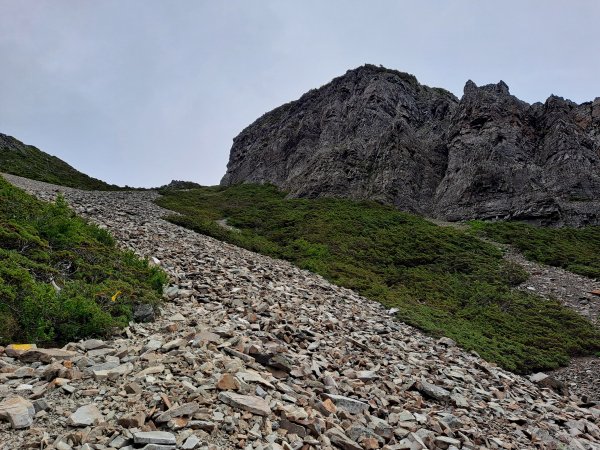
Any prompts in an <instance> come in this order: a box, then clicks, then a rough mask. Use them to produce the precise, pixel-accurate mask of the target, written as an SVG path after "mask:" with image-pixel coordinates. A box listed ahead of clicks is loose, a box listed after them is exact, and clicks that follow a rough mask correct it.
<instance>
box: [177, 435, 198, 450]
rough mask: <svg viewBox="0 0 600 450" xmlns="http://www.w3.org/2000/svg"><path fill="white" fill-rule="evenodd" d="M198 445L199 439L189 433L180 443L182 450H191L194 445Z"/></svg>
mask: <svg viewBox="0 0 600 450" xmlns="http://www.w3.org/2000/svg"><path fill="white" fill-rule="evenodd" d="M199 445H200V439H198V438H197V437H196V436H194V435H191V436H190V437H188V438H187V439H186V440H185V442H184V443H183V444H182V446H181V449H182V450H193V449H195V448H196V447H198V446H199Z"/></svg>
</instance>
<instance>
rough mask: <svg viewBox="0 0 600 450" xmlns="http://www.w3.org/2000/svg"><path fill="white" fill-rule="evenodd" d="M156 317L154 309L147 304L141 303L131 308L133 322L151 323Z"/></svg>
mask: <svg viewBox="0 0 600 450" xmlns="http://www.w3.org/2000/svg"><path fill="white" fill-rule="evenodd" d="M155 317H156V313H155V311H154V307H153V306H152V305H149V304H147V303H141V304H137V305H134V306H133V320H134V321H135V322H142V323H144V322H152V321H153V320H154V318H155Z"/></svg>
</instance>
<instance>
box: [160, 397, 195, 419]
mask: <svg viewBox="0 0 600 450" xmlns="http://www.w3.org/2000/svg"><path fill="white" fill-rule="evenodd" d="M199 409H200V405H199V404H198V403H196V402H190V403H185V404H184V405H181V406H176V407H174V408H169V409H168V410H167V411H165V412H164V413H162V414H161V415H160V416H158V418H157V419H156V421H157V422H168V421H169V420H171V419H173V418H175V417H181V416H191V415H192V414H194V413H195V412H197V411H198V410H199Z"/></svg>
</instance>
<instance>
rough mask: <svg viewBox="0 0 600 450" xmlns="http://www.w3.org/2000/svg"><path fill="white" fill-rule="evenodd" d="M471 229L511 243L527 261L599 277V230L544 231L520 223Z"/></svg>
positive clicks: (475, 224)
mask: <svg viewBox="0 0 600 450" xmlns="http://www.w3.org/2000/svg"><path fill="white" fill-rule="evenodd" d="M470 225H471V230H473V231H474V232H475V233H477V234H479V235H482V236H486V237H488V238H490V239H493V240H495V241H497V242H501V243H504V244H511V245H513V246H515V247H516V248H518V249H519V250H520V251H521V252H523V254H524V255H525V257H526V258H528V259H531V260H533V261H537V262H540V263H543V264H547V265H550V266H557V267H562V268H563V269H566V270H568V271H570V272H574V273H578V274H580V275H583V276H586V277H590V278H600V227H598V226H590V227H584V228H568V227H565V228H544V227H536V226H533V225H529V224H525V223H521V222H482V221H477V222H471V223H470Z"/></svg>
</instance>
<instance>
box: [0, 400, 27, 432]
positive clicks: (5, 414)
mask: <svg viewBox="0 0 600 450" xmlns="http://www.w3.org/2000/svg"><path fill="white" fill-rule="evenodd" d="M34 415H35V408H34V406H33V403H31V402H30V401H29V400H25V399H24V398H23V397H20V396H18V395H17V396H15V397H9V398H7V399H5V400H3V401H2V402H0V419H6V420H8V421H9V422H10V424H11V426H12V427H13V428H15V429H20V428H29V427H30V426H31V425H32V424H33V416H34Z"/></svg>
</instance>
